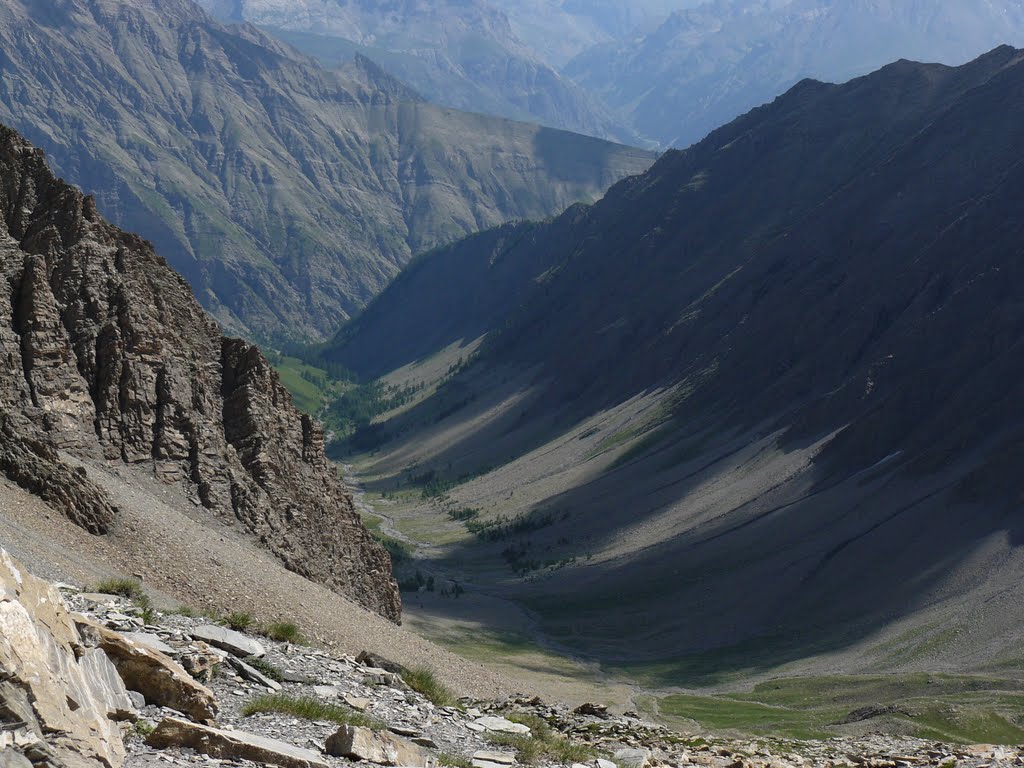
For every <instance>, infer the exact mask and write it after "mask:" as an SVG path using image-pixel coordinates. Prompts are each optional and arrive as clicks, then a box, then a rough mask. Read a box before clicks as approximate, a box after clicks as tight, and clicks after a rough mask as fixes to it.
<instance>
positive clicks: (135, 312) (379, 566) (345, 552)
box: [0, 128, 401, 620]
mask: <svg viewBox="0 0 1024 768" xmlns="http://www.w3.org/2000/svg"><path fill="white" fill-rule="evenodd" d="M0 211H2V219H0V276H2V278H0V294H2V296H0V359H2V360H3V362H4V366H3V370H0V470H2V471H4V472H5V473H6V474H7V475H8V476H9V477H10V478H11V479H12V480H14V481H15V482H17V483H18V484H19V485H22V486H23V487H25V488H26V489H28V490H30V491H33V492H35V493H37V494H39V495H40V496H41V497H42V498H44V499H45V500H46V501H48V502H49V503H51V504H52V505H53V506H54V507H55V508H57V509H59V510H61V511H63V512H64V513H65V514H67V515H68V517H70V518H71V519H72V520H73V521H75V522H76V523H78V524H79V525H81V526H82V527H83V528H84V529H86V530H87V531H89V532H91V533H103V532H105V531H107V530H108V529H109V528H110V526H111V525H112V524H113V523H114V521H115V519H116V516H117V510H116V508H115V507H114V505H113V504H112V503H111V502H110V501H109V500H108V499H107V498H106V496H105V494H104V492H103V491H102V489H101V488H100V487H99V486H98V485H96V484H94V483H92V482H91V481H90V479H89V477H88V472H87V470H86V469H84V468H82V467H81V466H78V467H75V468H72V467H71V464H72V463H74V461H75V460H107V461H111V462H123V463H125V464H128V465H135V466H139V467H143V468H145V469H147V470H149V471H151V472H152V474H153V475H154V476H155V477H156V478H158V479H159V480H161V481H163V482H164V483H167V484H172V485H180V486H183V487H184V488H186V489H187V491H188V492H189V494H190V495H191V496H192V498H193V500H194V501H195V503H197V504H199V505H201V506H202V507H205V508H206V509H208V510H209V511H210V512H212V513H214V514H216V515H218V516H220V517H221V518H222V519H225V520H229V521H231V520H234V521H237V522H238V523H240V524H241V525H242V526H244V528H245V529H246V530H247V531H249V532H251V533H252V534H253V535H254V536H255V537H256V538H258V540H259V541H260V542H261V543H262V544H263V545H264V546H266V547H268V548H269V549H270V550H271V551H273V552H274V553H275V554H277V555H278V556H279V557H280V558H281V559H282V560H283V561H284V562H285V564H286V565H287V567H289V568H290V569H292V570H294V571H296V572H299V573H301V574H303V575H305V576H307V577H309V578H313V579H316V580H318V581H320V582H321V583H323V584H325V585H327V586H329V587H331V588H332V589H334V590H336V591H338V592H340V593H342V594H346V595H349V596H351V597H353V598H354V599H355V600H357V601H358V602H359V603H361V604H362V605H363V606H365V607H367V608H369V609H371V610H374V611H377V612H379V613H381V614H382V615H384V616H386V617H388V618H391V619H393V620H398V618H399V616H400V611H401V604H400V598H399V596H398V590H397V586H396V585H395V583H394V580H393V579H392V577H391V564H390V558H389V556H388V554H387V552H386V551H385V550H384V549H383V548H382V547H380V546H379V545H378V544H376V543H375V542H374V541H373V540H372V539H371V538H370V537H369V534H368V533H367V532H366V530H365V529H364V528H363V527H362V524H361V523H360V521H359V518H358V515H357V513H356V511H355V509H354V507H353V504H352V500H351V496H350V495H349V493H348V492H347V491H346V490H345V488H344V487H343V486H342V485H341V483H340V482H339V481H338V479H337V478H336V476H335V475H334V473H333V472H332V471H331V469H330V467H329V466H328V463H327V461H326V459H325V457H324V454H323V437H322V434H321V432H320V430H319V428H318V427H317V425H316V424H315V423H314V422H312V420H310V419H309V418H307V417H304V416H301V415H300V414H299V413H298V412H297V411H296V410H295V408H294V407H293V406H292V402H291V398H290V396H289V395H288V393H287V391H286V390H285V389H284V387H283V386H281V384H280V382H279V381H278V378H277V376H276V374H275V373H274V371H273V370H272V369H271V367H270V366H269V364H268V363H267V362H266V360H265V359H264V358H263V356H262V354H261V353H260V352H259V350H257V349H256V348H255V347H252V346H250V345H248V344H246V343H245V342H242V341H238V340H233V339H226V338H224V336H223V335H222V334H221V332H220V331H219V329H218V327H217V325H216V323H214V321H213V320H212V319H211V318H209V317H208V316H207V315H206V314H205V313H204V312H203V311H202V309H201V308H200V306H199V304H198V303H197V302H196V300H195V299H194V297H193V296H192V294H191V292H190V290H189V288H188V286H187V285H186V283H185V281H184V280H183V279H182V278H181V277H179V276H178V275H177V274H175V273H174V272H173V271H172V270H171V269H170V268H169V267H168V266H167V264H166V263H165V262H164V260H163V259H161V258H160V257H158V256H157V255H156V254H155V253H154V252H153V249H152V247H151V246H150V245H149V244H148V243H147V242H145V241H144V240H142V239H141V238H139V237H137V236H134V235H130V234H126V233H124V232H121V231H120V230H118V229H117V228H115V227H113V226H111V225H109V224H107V223H106V222H105V221H103V220H102V219H101V218H100V217H99V216H98V214H97V213H96V209H95V206H94V204H93V202H92V200H91V199H90V198H88V197H85V196H83V195H82V194H81V193H80V192H78V191H77V190H75V189H73V188H71V187H70V186H68V185H66V184H64V183H63V182H61V181H59V180H57V179H55V178H54V177H53V175H52V174H51V173H50V171H49V169H48V168H47V166H46V163H45V160H44V157H43V155H42V153H41V152H40V151H38V150H36V149H34V148H32V147H31V146H30V145H28V144H27V143H26V142H25V141H24V140H22V139H21V138H20V137H18V136H17V135H16V134H15V133H14V132H13V131H11V130H9V129H6V128H2V129H0ZM62 453H63V454H66V457H65V456H63V455H62Z"/></svg>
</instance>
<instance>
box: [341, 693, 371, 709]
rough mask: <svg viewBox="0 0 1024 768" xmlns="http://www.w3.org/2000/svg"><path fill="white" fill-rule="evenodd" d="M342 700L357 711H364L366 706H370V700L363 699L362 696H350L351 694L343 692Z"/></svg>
mask: <svg viewBox="0 0 1024 768" xmlns="http://www.w3.org/2000/svg"><path fill="white" fill-rule="evenodd" d="M341 698H342V700H344V702H345V703H346V704H348V705H349V706H350V707H352V709H355V710H358V711H359V712H365V711H366V708H367V707H369V706H370V700H369V699H364V698H363V697H362V696H352V695H351V694H348V693H346V694H344V695H343V696H342V697H341Z"/></svg>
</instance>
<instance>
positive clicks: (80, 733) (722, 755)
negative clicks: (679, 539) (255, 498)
mask: <svg viewBox="0 0 1024 768" xmlns="http://www.w3.org/2000/svg"><path fill="white" fill-rule="evenodd" d="M296 639H297V638H295V637H293V638H292V640H293V641H292V642H288V641H275V640H270V639H268V638H266V637H257V636H254V635H251V634H245V633H242V632H235V631H232V630H230V629H228V628H226V627H224V626H221V625H218V624H214V623H211V621H210V619H209V618H201V617H191V616H186V615H179V614H167V615H164V614H159V613H157V612H155V611H153V610H152V609H151V608H148V607H145V608H140V607H139V606H138V605H135V604H133V602H132V601H131V600H129V599H127V598H124V597H121V596H118V595H109V594H94V593H84V592H80V591H79V590H77V589H75V588H72V587H67V586H65V585H60V588H59V589H58V586H56V585H51V584H49V583H47V582H44V581H42V580H40V579H36V578H34V577H32V576H31V575H29V574H28V572H27V571H26V569H25V568H24V567H23V566H22V565H21V564H19V563H17V562H15V561H14V560H13V559H12V558H10V557H9V556H8V554H7V553H6V552H4V551H3V550H0V768H30V767H31V766H45V767H46V768H62V767H63V766H67V767H68V768H124V767H127V768H151V767H152V768H156V767H157V766H159V767H160V768H167V766H203V767H204V768H208V767H211V766H225V768H231V767H234V766H238V767H239V768H241V767H242V766H252V765H272V766H281V768H332V767H334V766H344V765H351V764H353V763H360V764H363V765H367V766H373V765H387V766H408V767H409V768H420V767H422V768H427V766H431V767H433V766H442V765H449V766H452V767H453V768H513V767H514V766H518V765H524V764H532V765H537V766H542V767H543V766H556V765H557V766H562V765H564V766H568V767H569V768H648V767H650V768H655V767H656V766H686V765H701V766H709V767H710V766H714V767H716V768H748V767H749V768H785V767H786V766H801V767H805V766H816V765H821V766H829V767H830V768H837V767H838V766H868V767H871V766H874V767H876V768H881V767H882V766H886V767H889V768H894V767H895V766H901V765H906V766H925V765H933V766H943V767H944V768H953V766H968V767H971V768H981V767H982V766H996V765H1024V753H1021V752H1020V751H1018V750H1015V749H1006V748H1002V747H993V746H986V745H976V746H968V747H964V746H956V747H954V746H950V745H943V744H935V743H931V742H922V741H915V740H898V741H897V740H893V739H891V738H883V737H878V738H876V739H871V738H868V739H862V740H857V741H829V742H799V743H797V742H783V741H773V740H759V741H757V742H753V743H751V742H739V741H735V740H731V741H730V740H727V739H720V738H712V737H709V736H706V735H705V736H695V735H683V734H677V733H673V732H671V731H669V730H668V729H667V728H665V727H664V726H660V725H656V724H653V723H649V722H645V721H644V720H643V719H642V718H641V717H640V716H639V715H637V714H636V713H627V714H626V715H624V716H613V715H610V714H609V713H608V712H607V711H606V710H605V709H604V707H602V706H599V705H584V706H583V707H580V708H577V709H576V710H569V709H567V708H565V707H559V706H549V705H547V704H545V703H544V702H542V701H540V700H539V699H527V698H524V697H516V696H513V697H510V698H508V699H506V700H505V701H500V702H499V701H470V700H467V699H460V700H454V699H453V698H449V699H447V700H445V696H446V694H445V692H444V691H443V689H441V688H440V686H437V685H436V684H434V685H432V686H431V685H427V686H425V685H424V684H423V679H422V678H423V674H422V673H421V672H417V671H412V672H411V671H409V670H406V669H404V668H402V667H400V666H399V665H397V664H393V663H391V662H389V661H387V660H386V659H381V658H379V657H377V656H375V655H373V654H372V653H365V652H364V653H362V654H360V655H359V656H358V657H352V656H344V655H342V656H331V655H329V654H327V653H325V652H323V651H321V650H318V649H315V648H311V647H308V646H305V645H302V644H299V643H297V642H294V641H295V640H296ZM428 677H429V676H428ZM410 683H412V685H413V686H415V687H417V688H419V689H420V690H423V691H424V692H425V693H426V694H427V695H424V693H420V692H418V691H417V690H413V688H412V687H410Z"/></svg>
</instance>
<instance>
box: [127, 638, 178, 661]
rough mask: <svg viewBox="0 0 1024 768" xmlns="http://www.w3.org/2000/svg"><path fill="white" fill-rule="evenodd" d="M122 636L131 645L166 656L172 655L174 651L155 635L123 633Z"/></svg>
mask: <svg viewBox="0 0 1024 768" xmlns="http://www.w3.org/2000/svg"><path fill="white" fill-rule="evenodd" d="M122 634H123V635H124V636H125V637H127V638H128V639H129V640H131V641H132V642H133V643H138V644H139V645H144V646H146V647H147V648H149V650H151V651H156V652H157V653H163V654H166V655H168V656H171V655H173V654H174V649H173V648H171V646H169V645H168V644H167V643H165V642H164V641H163V640H161V639H160V638H159V637H157V636H156V635H154V634H151V633H149V632H123V633H122Z"/></svg>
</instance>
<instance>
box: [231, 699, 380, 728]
mask: <svg viewBox="0 0 1024 768" xmlns="http://www.w3.org/2000/svg"><path fill="white" fill-rule="evenodd" d="M263 712H276V713H278V714H282V715H292V716H293V717H301V718H302V719H303V720H314V721H315V720H328V721H330V722H332V723H337V724H338V725H357V726H361V727H363V728H371V729H373V730H375V731H379V730H382V729H383V728H384V724H383V723H382V722H380V721H379V720H377V719H376V718H373V717H370V716H369V715H366V714H364V713H362V712H357V711H356V710H354V709H352V708H350V707H340V706H338V705H336V704H327V703H326V702H323V701H320V700H319V699H315V698H313V697H312V696H288V695H286V694H283V693H273V694H265V695H263V696H258V697H256V698H255V699H253V700H252V701H250V702H248V703H246V704H245V706H243V707H242V714H243V715H244V716H245V717H250V716H252V715H256V714H260V713H263Z"/></svg>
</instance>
